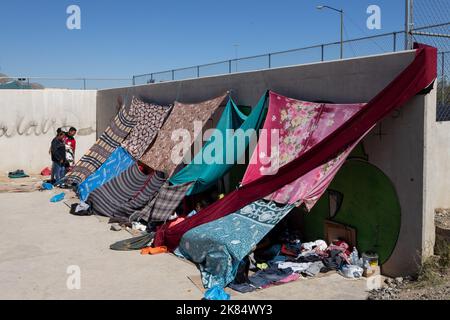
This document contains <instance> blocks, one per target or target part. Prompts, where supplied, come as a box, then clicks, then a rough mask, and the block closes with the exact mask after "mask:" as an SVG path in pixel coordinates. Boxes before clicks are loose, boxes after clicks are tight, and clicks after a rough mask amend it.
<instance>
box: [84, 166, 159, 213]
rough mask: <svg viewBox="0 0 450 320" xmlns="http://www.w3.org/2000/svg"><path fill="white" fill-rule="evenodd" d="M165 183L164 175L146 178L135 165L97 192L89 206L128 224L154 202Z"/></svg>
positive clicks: (148, 175)
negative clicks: (132, 216) (129, 220)
mask: <svg viewBox="0 0 450 320" xmlns="http://www.w3.org/2000/svg"><path fill="white" fill-rule="evenodd" d="M165 181H166V179H165V177H164V176H163V174H162V173H161V172H152V173H151V174H145V173H143V172H141V170H140V169H139V166H138V164H136V163H135V164H133V165H132V166H131V167H129V168H128V169H127V170H125V171H124V172H122V173H121V174H120V175H118V176H117V177H116V178H114V179H112V180H111V181H109V182H107V183H105V184H104V185H103V186H101V187H100V188H97V189H96V190H94V191H93V192H92V193H91V194H90V195H89V197H88V198H87V201H86V202H87V203H88V204H89V205H90V206H91V208H92V210H93V211H94V212H95V213H96V214H99V215H103V216H107V217H110V218H117V220H122V221H128V218H129V217H130V216H131V215H132V214H133V213H134V212H135V211H136V210H141V209H142V208H143V207H145V205H146V204H147V203H148V202H149V201H151V200H152V199H153V197H154V196H155V195H156V193H157V192H158V190H159V189H160V188H161V186H162V184H163V183H164V182H165Z"/></svg>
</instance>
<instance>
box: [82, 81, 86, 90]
mask: <svg viewBox="0 0 450 320" xmlns="http://www.w3.org/2000/svg"><path fill="white" fill-rule="evenodd" d="M83 85H84V90H86V78H83Z"/></svg>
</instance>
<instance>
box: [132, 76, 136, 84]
mask: <svg viewBox="0 0 450 320" xmlns="http://www.w3.org/2000/svg"><path fill="white" fill-rule="evenodd" d="M132 83H133V86H135V85H136V76H133V80H132Z"/></svg>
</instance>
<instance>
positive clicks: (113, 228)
mask: <svg viewBox="0 0 450 320" xmlns="http://www.w3.org/2000/svg"><path fill="white" fill-rule="evenodd" d="M111 230H112V231H120V230H122V227H121V226H120V225H119V224H118V223H113V224H112V225H111Z"/></svg>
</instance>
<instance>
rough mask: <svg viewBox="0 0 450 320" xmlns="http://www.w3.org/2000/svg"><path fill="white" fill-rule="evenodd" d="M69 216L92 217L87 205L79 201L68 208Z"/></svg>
mask: <svg viewBox="0 0 450 320" xmlns="http://www.w3.org/2000/svg"><path fill="white" fill-rule="evenodd" d="M70 214H73V215H75V216H90V215H92V211H91V209H90V206H89V205H88V204H87V203H85V202H83V201H81V202H80V203H74V204H72V205H71V206H70Z"/></svg>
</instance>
